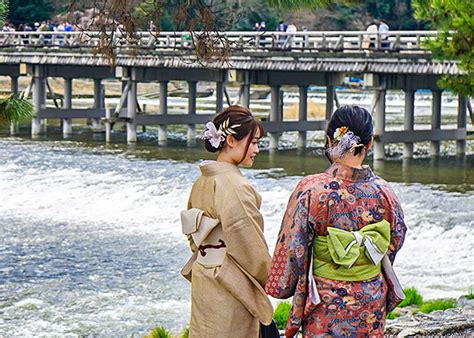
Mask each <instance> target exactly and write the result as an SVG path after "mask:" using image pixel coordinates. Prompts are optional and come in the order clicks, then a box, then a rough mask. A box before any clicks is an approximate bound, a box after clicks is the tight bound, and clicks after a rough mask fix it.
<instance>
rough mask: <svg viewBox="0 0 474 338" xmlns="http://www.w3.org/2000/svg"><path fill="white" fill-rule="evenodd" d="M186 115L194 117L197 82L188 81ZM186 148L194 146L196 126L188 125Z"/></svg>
mask: <svg viewBox="0 0 474 338" xmlns="http://www.w3.org/2000/svg"><path fill="white" fill-rule="evenodd" d="M188 90H189V95H188V114H189V116H194V115H196V92H197V82H196V81H188ZM187 141H188V146H190V147H193V146H195V145H196V125H195V124H194V123H193V124H188V135H187Z"/></svg>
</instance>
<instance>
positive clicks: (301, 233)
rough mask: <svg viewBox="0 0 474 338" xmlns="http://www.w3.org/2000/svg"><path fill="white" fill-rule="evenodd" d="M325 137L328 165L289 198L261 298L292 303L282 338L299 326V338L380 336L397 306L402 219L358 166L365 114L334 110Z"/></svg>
mask: <svg viewBox="0 0 474 338" xmlns="http://www.w3.org/2000/svg"><path fill="white" fill-rule="evenodd" d="M326 134H327V135H326V136H327V143H326V149H327V156H328V158H329V160H330V162H331V163H332V164H331V166H330V167H329V168H328V169H327V170H326V171H325V172H323V173H321V174H315V175H310V176H306V177H304V178H303V179H302V180H301V181H300V182H299V183H298V185H297V186H296V189H295V191H294V192H293V194H292V195H291V197H290V200H289V202H288V207H287V209H286V212H285V215H284V219H283V222H282V225H281V229H280V233H279V235H278V239H277V243H276V247H275V253H274V256H273V261H272V267H271V271H270V275H269V278H268V281H267V284H266V291H267V293H268V294H269V295H271V296H273V297H276V298H288V297H291V296H293V305H292V309H291V313H290V318H289V320H288V323H287V328H286V336H287V337H292V336H294V335H295V334H296V333H297V332H298V330H299V328H300V326H302V331H303V335H304V336H305V337H324V336H325V337H329V336H334V337H342V336H345V337H356V336H357V337H359V336H369V335H370V336H382V335H383V333H384V325H385V316H386V313H387V310H390V309H392V308H393V307H394V306H395V305H396V304H397V302H399V301H400V300H401V299H400V298H403V293H401V296H400V293H398V294H395V293H394V292H393V290H391V287H392V286H393V283H392V282H393V279H395V280H396V277H394V276H392V275H391V274H390V272H393V270H391V264H390V263H393V261H394V259H395V255H396V253H397V251H398V250H399V249H400V247H401V246H402V244H403V240H404V238H405V232H406V226H405V222H404V220H403V211H402V208H401V206H400V202H399V200H398V198H397V196H396V195H395V193H394V191H393V190H392V189H391V187H390V185H389V184H388V183H387V182H386V181H385V180H383V179H382V178H380V177H378V176H377V175H375V174H374V173H373V171H372V170H371V169H370V167H369V166H367V165H362V163H363V161H364V159H365V157H366V155H367V152H368V151H369V149H370V148H371V146H372V142H373V127H372V117H371V115H370V114H369V112H368V111H367V110H366V109H364V108H361V107H358V106H342V107H340V108H339V109H338V110H336V111H335V113H334V114H333V116H332V118H331V120H330V122H329V124H328V127H327V133H326ZM382 265H383V269H382ZM386 269H387V270H386ZM387 271H388V272H389V274H387ZM396 282H398V281H396ZM397 290H401V288H398V289H397Z"/></svg>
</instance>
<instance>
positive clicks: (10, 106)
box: [0, 94, 33, 124]
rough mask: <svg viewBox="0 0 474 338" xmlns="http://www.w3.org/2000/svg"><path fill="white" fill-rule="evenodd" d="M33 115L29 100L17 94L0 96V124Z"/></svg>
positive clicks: (17, 120)
mask: <svg viewBox="0 0 474 338" xmlns="http://www.w3.org/2000/svg"><path fill="white" fill-rule="evenodd" d="M32 115H33V105H32V104H31V102H29V101H27V100H25V99H22V98H20V96H19V95H18V94H11V95H9V96H6V97H0V124H3V123H12V122H19V121H21V120H22V119H26V118H30V117H31V116H32Z"/></svg>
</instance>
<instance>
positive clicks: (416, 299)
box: [398, 288, 423, 307]
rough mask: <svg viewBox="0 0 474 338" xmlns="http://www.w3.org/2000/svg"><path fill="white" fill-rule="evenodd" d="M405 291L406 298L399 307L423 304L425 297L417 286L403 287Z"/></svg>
mask: <svg viewBox="0 0 474 338" xmlns="http://www.w3.org/2000/svg"><path fill="white" fill-rule="evenodd" d="M403 292H404V293H405V299H404V300H403V301H402V302H401V303H400V305H398V306H399V307H405V306H409V305H418V306H421V304H423V297H422V296H421V295H420V293H419V292H418V290H417V289H415V288H405V289H403Z"/></svg>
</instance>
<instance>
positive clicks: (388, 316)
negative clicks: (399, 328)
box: [386, 311, 400, 319]
mask: <svg viewBox="0 0 474 338" xmlns="http://www.w3.org/2000/svg"><path fill="white" fill-rule="evenodd" d="M398 317H400V315H399V314H397V313H395V312H393V311H391V312H389V313H388V314H387V317H386V318H387V319H395V318H398Z"/></svg>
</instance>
